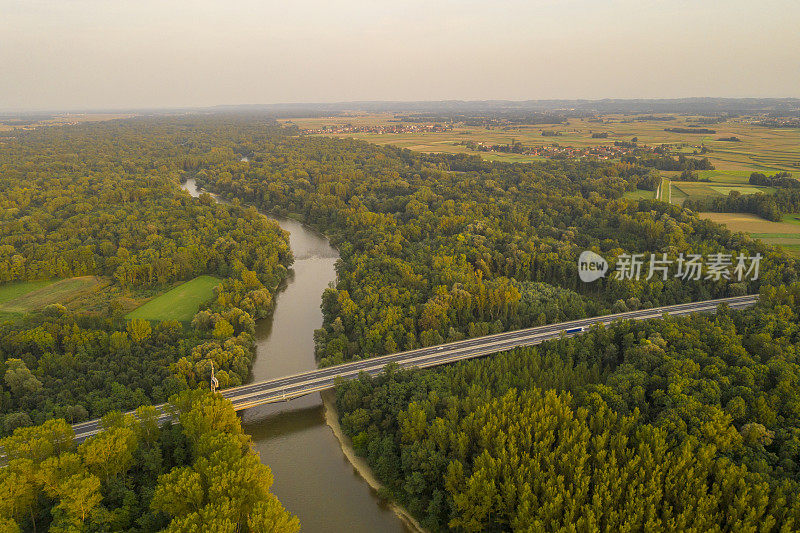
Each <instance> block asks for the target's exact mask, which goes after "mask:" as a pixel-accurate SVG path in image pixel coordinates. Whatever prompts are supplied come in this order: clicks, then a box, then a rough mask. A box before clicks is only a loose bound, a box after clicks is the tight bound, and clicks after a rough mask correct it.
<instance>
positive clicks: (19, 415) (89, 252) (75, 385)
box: [0, 120, 299, 532]
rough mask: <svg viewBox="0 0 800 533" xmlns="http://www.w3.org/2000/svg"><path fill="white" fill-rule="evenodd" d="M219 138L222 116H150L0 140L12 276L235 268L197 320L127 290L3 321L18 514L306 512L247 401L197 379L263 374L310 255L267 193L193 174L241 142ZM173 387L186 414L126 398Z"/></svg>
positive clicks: (152, 521)
mask: <svg viewBox="0 0 800 533" xmlns="http://www.w3.org/2000/svg"><path fill="white" fill-rule="evenodd" d="M219 146H220V144H218V143H217V142H216V141H214V140H213V139H210V138H209V132H208V131H207V130H206V131H203V130H194V128H192V127H190V126H189V125H187V124H180V123H171V122H169V121H166V122H161V123H158V122H148V121H136V120H132V121H115V122H113V123H103V124H95V125H86V126H77V127H52V128H45V129H41V130H32V131H29V132H25V133H23V134H20V135H18V136H17V138H15V139H8V140H6V141H4V142H2V143H0V192H1V193H2V194H0V206H2V209H0V282H19V281H31V280H49V279H56V278H64V277H71V276H80V275H86V274H92V275H97V276H102V277H104V278H105V279H107V280H109V281H110V282H111V283H112V284H113V286H114V287H117V288H118V289H119V291H118V292H116V293H114V294H125V293H126V292H136V291H142V290H150V291H156V292H157V291H158V290H159V289H161V290H163V289H165V288H167V287H170V286H171V285H172V284H173V283H174V282H176V281H185V280H190V279H192V278H194V277H196V276H198V275H201V274H213V275H216V276H217V277H219V278H221V279H222V282H221V284H220V285H219V287H217V289H216V290H215V293H214V297H213V299H212V300H211V301H209V302H207V303H206V304H205V305H204V306H203V308H202V309H201V310H200V312H198V313H197V315H196V316H195V317H194V319H193V320H192V322H191V324H184V323H178V322H160V323H158V322H154V323H151V322H148V321H144V320H124V318H123V315H124V313H122V314H121V313H120V308H121V306H120V305H119V302H118V301H116V300H115V299H109V300H108V301H107V302H106V305H105V307H104V308H102V309H101V310H100V311H96V310H94V311H68V310H67V309H66V308H65V307H64V306H63V305H60V304H53V305H50V306H48V307H46V308H44V309H43V310H41V311H39V312H36V313H33V314H30V315H25V316H17V317H10V319H8V320H5V321H0V358H1V359H2V368H0V373H2V378H3V379H2V381H0V421H1V422H2V424H0V435H10V436H8V437H6V438H5V439H3V440H2V442H0V446H2V448H3V449H4V451H5V453H6V454H7V456H8V457H7V459H8V464H7V465H6V466H5V467H4V468H2V469H0V487H2V488H0V500H1V501H0V522H2V529H3V531H19V530H23V531H37V530H48V529H49V530H51V531H122V530H125V531H155V530H160V529H166V530H169V531H187V530H198V528H200V527H201V526H203V527H206V526H207V527H211V528H212V529H213V530H215V531H286V532H290V531H297V530H298V529H299V524H298V522H297V519H296V518H293V517H290V516H289V515H288V514H287V513H286V512H285V511H284V510H283V508H282V507H281V506H280V503H279V502H278V501H277V499H276V498H275V497H274V495H272V494H270V493H269V492H268V489H269V486H270V484H271V482H272V478H271V474H270V472H269V468H268V467H266V466H264V465H262V464H261V462H260V459H259V458H258V456H257V455H255V453H254V452H253V450H252V448H251V444H250V442H249V437H247V436H246V435H244V434H243V433H242V430H241V426H240V423H239V419H238V418H237V416H236V414H235V413H234V411H233V409H232V408H231V407H230V406H229V405H227V404H225V403H224V402H221V401H220V400H218V399H217V398H210V397H209V398H207V399H203V398H201V397H199V396H196V395H195V396H192V395H191V393H190V391H191V390H192V389H196V388H206V389H207V388H208V382H209V380H210V377H211V365H212V364H213V365H214V367H215V368H216V370H217V372H216V377H217V379H218V381H219V384H220V386H222V387H228V386H234V385H240V384H242V383H244V382H245V381H246V380H247V379H248V377H249V374H250V367H251V365H252V361H253V355H254V346H253V336H252V334H253V332H254V327H255V320H257V319H258V318H262V317H264V316H266V315H268V314H269V313H270V312H271V310H272V306H273V301H274V295H275V293H276V291H277V290H279V287H280V284H281V282H282V281H283V280H284V279H285V278H286V276H287V275H288V274H289V270H288V269H289V268H290V267H291V263H292V260H293V259H292V254H291V251H290V249H289V243H288V235H287V234H286V233H285V232H284V231H283V230H281V229H280V228H279V227H278V226H277V224H275V223H274V222H272V221H269V220H268V219H266V218H265V217H263V216H261V215H260V214H259V213H258V212H257V211H256V210H255V209H253V208H246V207H243V206H240V205H238V204H236V203H234V204H230V205H219V204H216V203H215V202H213V200H212V199H211V198H210V197H209V196H208V195H205V196H201V197H200V198H199V199H194V198H191V197H190V196H189V195H188V194H187V193H185V192H183V191H182V190H181V189H180V188H179V182H180V180H181V179H185V178H187V177H189V176H190V175H191V173H192V172H193V169H194V168H195V166H196V164H197V161H198V160H199V158H200V157H202V158H204V160H219V159H221V158H225V157H230V156H231V152H230V151H228V152H225V151H223V152H219ZM181 392H182V395H181V394H179V393H181ZM176 394H179V395H178V396H175V395H176ZM170 397H172V398H173V401H174V402H177V404H178V406H179V407H180V406H182V407H180V410H181V413H182V414H181V415H180V416H179V417H178V419H179V423H178V424H176V425H174V426H172V427H171V428H164V429H163V430H159V429H158V426H157V424H156V423H155V421H154V414H153V413H154V411H153V410H152V408H149V409H145V410H142V409H139V410H138V411H137V415H138V419H132V418H130V417H123V416H122V415H121V414H120V413H121V412H124V411H130V410H134V409H136V408H138V407H140V406H147V405H151V404H153V403H162V402H166V401H167V400H168V399H169V398H170ZM187 402H188V403H187ZM176 408H177V407H176ZM184 412H185V413H184ZM101 416H104V417H105V418H104V428H105V430H104V431H103V432H102V433H100V434H99V435H98V436H97V437H94V438H91V439H89V440H88V441H86V442H85V443H83V444H81V445H80V446H78V447H77V448H76V447H75V446H73V445H72V444H71V443H72V438H71V431H72V430H71V428H70V427H69V424H72V423H76V422H81V421H84V420H87V419H90V418H97V417H101ZM212 479H213V480H214V481H213V483H212V481H211V480H212ZM245 479H247V480H249V485H247V484H242V483H243V480H245ZM221 482H222V483H221ZM220 483H221V484H220ZM234 486H236V487H238V489H237V490H233V487H234ZM237 491H238V492H237Z"/></svg>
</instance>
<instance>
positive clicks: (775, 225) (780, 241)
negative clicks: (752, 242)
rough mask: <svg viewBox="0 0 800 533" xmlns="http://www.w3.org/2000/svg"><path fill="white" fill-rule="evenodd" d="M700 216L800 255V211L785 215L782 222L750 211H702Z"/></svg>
mask: <svg viewBox="0 0 800 533" xmlns="http://www.w3.org/2000/svg"><path fill="white" fill-rule="evenodd" d="M700 216H701V217H703V218H706V219H708V220H712V221H714V222H717V223H718V224H724V225H725V226H727V227H728V228H729V229H730V230H731V231H742V232H744V233H747V234H749V235H750V236H751V237H753V238H754V239H761V240H762V241H764V242H766V243H769V244H774V245H776V246H780V247H781V248H783V249H785V250H786V251H787V252H790V253H792V254H794V255H800V213H790V214H787V215H784V217H783V220H782V221H780V222H771V221H769V220H764V219H763V218H761V217H758V216H756V215H751V214H749V213H701V214H700Z"/></svg>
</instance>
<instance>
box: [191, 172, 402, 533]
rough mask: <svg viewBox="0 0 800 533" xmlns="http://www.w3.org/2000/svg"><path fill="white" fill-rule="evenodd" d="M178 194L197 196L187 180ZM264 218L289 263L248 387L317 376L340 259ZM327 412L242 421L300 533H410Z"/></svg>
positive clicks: (320, 240)
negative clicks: (321, 333)
mask: <svg viewBox="0 0 800 533" xmlns="http://www.w3.org/2000/svg"><path fill="white" fill-rule="evenodd" d="M183 188H184V189H185V190H186V191H188V192H189V194H191V195H192V196H198V194H199V191H198V190H197V187H196V184H195V182H194V180H193V179H189V180H186V182H185V183H184V184H183ZM267 216H269V218H271V219H273V220H275V221H276V222H277V223H278V224H279V225H280V226H281V227H282V228H283V229H284V230H286V231H287V232H289V243H290V246H291V248H292V253H293V254H294V258H295V261H294V265H292V275H291V276H290V277H289V279H288V280H287V283H286V287H285V289H284V290H283V291H281V292H280V293H279V294H278V295H277V298H276V305H275V310H274V313H273V314H272V316H271V317H268V318H265V319H262V320H260V321H258V323H257V324H256V343H257V344H256V359H255V362H254V364H253V371H252V377H251V379H252V380H254V381H261V380H264V379H269V378H274V377H279V376H284V375H288V374H295V373H297V372H303V371H306V370H313V369H314V368H316V366H317V365H316V360H315V357H314V330H315V329H317V328H319V327H320V326H321V324H322V311H321V309H320V302H321V296H322V291H323V290H325V288H326V287H327V286H328V284H330V283H332V282H334V281H335V279H336V272H335V270H334V265H335V263H336V260H337V259H338V257H339V254H338V253H337V252H336V250H335V249H334V248H333V247H331V245H330V243H329V242H328V240H327V239H326V238H325V237H324V236H323V235H320V234H319V233H317V232H315V231H313V230H312V229H310V228H307V227H306V226H303V225H302V224H301V223H299V222H297V221H295V220H291V219H284V218H276V217H274V216H271V215H267ZM325 409H326V407H325V406H324V405H323V402H322V399H321V397H320V395H319V394H313V395H309V396H306V397H303V398H298V399H296V400H292V401H291V402H287V403H283V404H272V405H265V406H261V407H256V408H253V409H248V410H247V411H245V412H244V414H243V415H242V422H243V425H244V429H245V431H246V432H247V433H248V434H249V435H251V436H252V437H253V441H254V443H255V449H256V451H257V452H258V453H259V455H260V457H261V461H262V462H264V463H265V464H267V465H269V467H270V468H271V469H272V473H273V475H274V477H275V483H274V485H273V486H272V491H273V492H274V493H275V495H276V496H277V497H278V498H279V499H280V501H281V502H282V503H283V505H284V506H285V507H286V508H287V509H288V510H289V511H290V512H291V513H293V514H295V515H297V516H298V517H299V518H300V524H301V527H302V530H303V531H309V532H316V531H336V532H338V531H347V532H361V531H363V532H375V531H381V532H384V531H386V532H393V531H396V532H404V531H408V528H407V527H406V526H405V524H404V522H403V521H401V520H400V518H399V517H398V516H397V514H396V513H395V512H394V511H393V510H392V509H391V507H390V506H388V505H386V504H385V503H384V502H382V501H381V500H380V499H379V498H378V497H377V494H376V493H375V491H374V490H373V489H372V488H371V487H370V486H369V485H368V484H367V482H366V481H365V480H364V479H363V478H362V477H361V476H360V475H359V474H358V473H357V472H356V471H355V469H354V467H353V465H352V464H351V463H350V462H349V461H348V459H347V457H345V455H344V453H343V451H342V448H341V445H340V443H339V440H338V439H337V438H336V435H335V434H334V432H333V429H332V428H331V427H330V426H329V425H328V424H327V423H326V420H325Z"/></svg>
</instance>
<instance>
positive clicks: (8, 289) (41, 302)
mask: <svg viewBox="0 0 800 533" xmlns="http://www.w3.org/2000/svg"><path fill="white" fill-rule="evenodd" d="M101 283H102V280H101V279H100V278H97V277H95V276H81V277H77V278H68V279H62V280H58V281H31V282H21V283H11V284H7V285H4V286H2V287H0V313H3V314H11V315H14V314H24V313H30V312H32V311H39V310H42V309H44V308H45V307H47V306H48V305H50V304H62V305H63V304H69V302H71V301H72V300H73V299H76V298H78V297H80V296H81V295H83V294H85V293H88V292H91V291H93V290H94V289H95V288H97V287H98V286H99V285H100V284H101Z"/></svg>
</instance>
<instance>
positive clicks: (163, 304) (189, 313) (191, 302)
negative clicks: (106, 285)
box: [125, 276, 220, 322]
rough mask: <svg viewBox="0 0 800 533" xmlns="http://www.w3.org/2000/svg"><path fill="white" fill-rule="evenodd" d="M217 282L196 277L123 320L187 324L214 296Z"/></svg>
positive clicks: (215, 279)
mask: <svg viewBox="0 0 800 533" xmlns="http://www.w3.org/2000/svg"><path fill="white" fill-rule="evenodd" d="M219 282H220V280H219V278H215V277H214V276H200V277H197V278H195V279H193V280H191V281H187V282H186V283H182V284H180V285H178V286H177V287H175V288H174V289H172V290H170V291H167V292H165V293H164V294H162V295H160V296H157V297H155V298H153V299H152V300H150V301H149V302H147V303H146V304H144V305H142V306H141V307H138V308H136V309H134V310H133V311H132V312H130V313H128V314H127V315H126V316H125V318H128V319H133V318H141V319H144V320H158V321H162V320H178V321H180V322H188V321H189V320H191V319H192V317H193V316H194V315H195V313H197V310H198V309H199V308H200V305H201V304H203V303H204V302H207V301H208V300H210V299H211V298H212V297H213V296H214V287H216V286H217V285H219Z"/></svg>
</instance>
